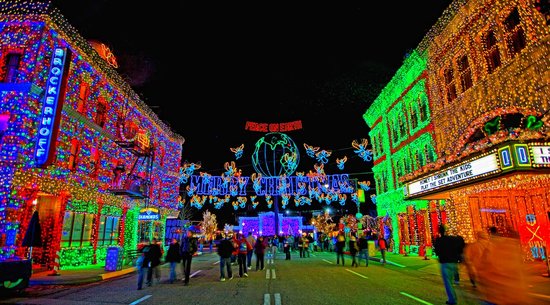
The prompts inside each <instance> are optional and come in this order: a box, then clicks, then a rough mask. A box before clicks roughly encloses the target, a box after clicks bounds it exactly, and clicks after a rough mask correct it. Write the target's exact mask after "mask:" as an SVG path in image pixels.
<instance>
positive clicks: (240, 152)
mask: <svg viewBox="0 0 550 305" xmlns="http://www.w3.org/2000/svg"><path fill="white" fill-rule="evenodd" d="M229 149H230V150H231V152H233V153H234V154H235V159H236V160H239V159H240V158H241V157H242V156H243V149H244V144H241V146H239V147H235V148H229Z"/></svg>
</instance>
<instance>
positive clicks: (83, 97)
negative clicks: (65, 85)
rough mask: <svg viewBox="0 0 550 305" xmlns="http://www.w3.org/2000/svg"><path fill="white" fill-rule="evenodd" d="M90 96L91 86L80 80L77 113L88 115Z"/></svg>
mask: <svg viewBox="0 0 550 305" xmlns="http://www.w3.org/2000/svg"><path fill="white" fill-rule="evenodd" d="M89 96H90V85H89V84H88V83H87V82H85V81H84V80H83V79H81V80H80V88H79V89H78V100H77V105H76V111H77V112H78V113H80V114H82V115H85V114H86V104H87V103H88V97H89Z"/></svg>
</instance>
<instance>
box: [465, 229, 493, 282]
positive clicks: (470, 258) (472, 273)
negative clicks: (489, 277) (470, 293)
mask: <svg viewBox="0 0 550 305" xmlns="http://www.w3.org/2000/svg"><path fill="white" fill-rule="evenodd" d="M476 237H477V240H476V241H474V242H472V243H469V244H466V246H465V248H464V255H463V257H462V258H463V264H464V265H465V266H466V270H468V277H469V278H470V283H472V286H473V287H476V285H477V284H476V283H477V281H478V280H477V277H478V276H477V268H478V266H477V264H479V261H480V259H481V257H482V256H483V255H484V253H485V251H486V250H487V247H488V246H489V234H488V233H487V232H485V231H478V232H477V233H476Z"/></svg>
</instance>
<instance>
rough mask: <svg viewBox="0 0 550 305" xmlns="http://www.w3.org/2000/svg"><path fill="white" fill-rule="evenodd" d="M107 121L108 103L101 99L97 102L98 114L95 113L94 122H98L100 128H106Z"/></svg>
mask: <svg viewBox="0 0 550 305" xmlns="http://www.w3.org/2000/svg"><path fill="white" fill-rule="evenodd" d="M106 121H107V102H106V101H105V99H104V98H102V97H100V98H99V100H98V101H97V106H96V113H95V119H94V122H96V124H97V125H99V126H100V127H103V126H105V122H106Z"/></svg>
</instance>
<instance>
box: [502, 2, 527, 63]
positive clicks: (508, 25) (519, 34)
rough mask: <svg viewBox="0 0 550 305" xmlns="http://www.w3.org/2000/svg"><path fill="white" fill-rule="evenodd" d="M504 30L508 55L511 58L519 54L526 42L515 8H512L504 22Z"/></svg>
mask: <svg viewBox="0 0 550 305" xmlns="http://www.w3.org/2000/svg"><path fill="white" fill-rule="evenodd" d="M504 28H505V30H506V42H507V43H508V48H509V50H510V54H511V55H512V56H514V55H517V54H519V52H521V50H523V48H525V45H526V40H525V32H524V31H523V28H522V27H521V23H520V17H519V12H518V9H517V8H514V9H513V10H512V12H510V15H508V17H507V18H506V20H505V21H504Z"/></svg>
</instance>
